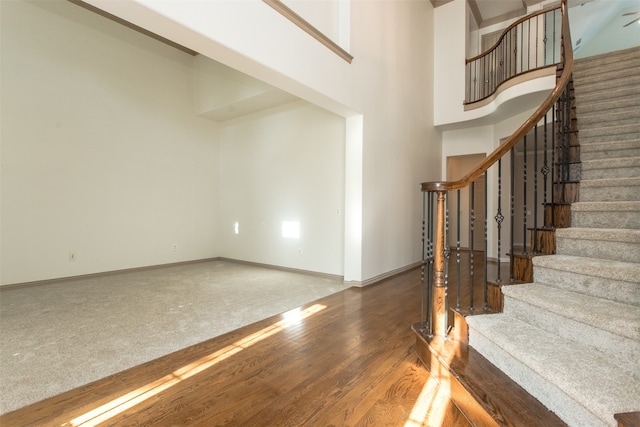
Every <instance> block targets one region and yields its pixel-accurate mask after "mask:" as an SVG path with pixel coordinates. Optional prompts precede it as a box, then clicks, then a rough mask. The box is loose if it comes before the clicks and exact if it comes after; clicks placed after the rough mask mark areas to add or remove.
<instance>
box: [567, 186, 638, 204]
mask: <svg viewBox="0 0 640 427" xmlns="http://www.w3.org/2000/svg"><path fill="white" fill-rule="evenodd" d="M580 201H581V202H620V201H640V188H638V187H621V186H601V187H590V186H586V185H584V183H583V185H582V186H581V187H580Z"/></svg>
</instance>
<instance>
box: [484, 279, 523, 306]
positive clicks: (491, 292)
mask: <svg viewBox="0 0 640 427" xmlns="http://www.w3.org/2000/svg"><path fill="white" fill-rule="evenodd" d="M524 283H531V282H524V281H522V280H503V281H501V282H497V281H495V280H494V281H491V280H489V282H488V283H487V307H489V309H490V310H493V311H494V312H496V313H502V311H503V309H504V295H503V294H502V287H503V286H510V285H522V284H524Z"/></svg>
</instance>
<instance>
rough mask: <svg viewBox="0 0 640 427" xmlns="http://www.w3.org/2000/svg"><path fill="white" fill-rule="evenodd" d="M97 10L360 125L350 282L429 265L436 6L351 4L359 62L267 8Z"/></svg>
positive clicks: (350, 144)
mask: <svg viewBox="0 0 640 427" xmlns="http://www.w3.org/2000/svg"><path fill="white" fill-rule="evenodd" d="M90 3H91V4H94V5H96V6H98V7H100V8H102V9H104V10H106V11H108V12H110V13H113V14H115V15H117V16H120V17H122V18H124V19H126V20H128V21H131V22H133V23H135V24H137V25H140V26H142V27H144V28H147V29H149V30H151V31H153V32H156V33H158V34H160V35H162V36H164V37H167V38H169V39H171V40H174V41H176V42H178V43H181V44H183V45H185V46H187V47H190V48H192V49H194V50H197V51H198V52H201V53H202V54H204V55H206V56H208V57H210V58H212V59H215V60H217V61H220V62H222V63H224V64H226V65H228V66H230V67H233V68H236V69H238V70H240V71H242V72H244V73H247V74H249V75H251V76H253V77H256V78H259V79H260V80H263V81H265V82H267V83H269V84H271V85H273V86H275V87H278V88H280V89H284V90H286V91H288V92H290V93H292V94H294V95H296V96H298V97H300V98H302V99H304V100H307V101H309V102H311V103H313V104H316V105H318V106H320V107H323V108H325V109H327V110H329V111H332V112H334V113H336V114H339V115H342V116H344V117H347V118H348V120H349V121H350V122H349V123H350V124H351V125H352V124H353V123H355V122H358V123H361V125H362V129H361V130H360V132H359V131H358V130H354V129H352V128H351V127H350V126H349V130H348V136H347V138H346V139H347V147H346V150H347V153H350V154H353V153H356V152H358V151H359V150H360V152H361V158H360V159H359V160H360V161H361V162H358V161H356V162H354V163H351V162H347V164H346V166H345V169H346V170H345V177H346V178H345V179H346V182H345V188H348V189H349V192H347V193H346V197H347V198H349V199H348V200H346V201H345V209H346V211H345V215H346V216H347V218H348V219H349V221H348V222H347V224H346V225H345V229H348V230H346V239H353V240H349V241H346V242H345V247H347V248H348V250H346V251H345V260H344V264H345V267H344V268H345V280H346V281H354V282H364V281H367V280H368V279H371V278H374V277H377V276H379V275H381V274H384V273H386V272H389V271H393V270H394V269H397V268H402V267H405V266H407V265H410V264H412V263H414V262H416V261H418V260H419V258H420V248H419V236H420V218H419V216H420V212H421V210H420V206H421V205H420V200H421V194H420V191H419V183H420V182H422V181H427V180H432V179H438V178H439V177H440V140H439V135H438V133H437V132H436V131H435V130H434V127H433V119H432V118H433V116H434V110H433V108H434V107H433V105H434V102H433V95H432V90H433V57H434V55H433V49H434V45H433V20H434V17H433V12H434V11H433V7H432V6H431V4H430V3H429V2H426V1H423V0H407V1H367V2H360V1H354V2H351V8H350V19H351V28H350V30H349V34H350V43H349V45H350V53H351V54H352V55H353V56H354V59H353V61H352V63H351V64H349V63H348V62H346V61H344V60H343V59H342V58H340V57H339V56H337V55H336V54H335V53H333V52H331V51H330V50H329V49H327V48H326V47H325V46H323V45H321V44H320V43H319V42H318V41H317V40H315V39H313V38H312V37H311V36H309V35H308V34H306V33H304V32H303V31H302V30H301V29H299V28H298V27H296V26H295V25H294V24H292V23H291V22H289V21H288V20H287V19H286V18H284V17H283V16H281V15H280V14H278V13H277V12H276V11H274V10H273V9H272V8H271V7H269V6H268V5H267V4H266V3H264V2H262V1H260V0H246V1H242V2H237V1H225V2H220V1H214V2H202V1H181V2H157V1H152V0H136V1H128V2H113V1H104V0H90ZM463 48H464V39H463ZM352 117H361V120H360V119H359V118H358V119H355V121H352V120H351V118H352ZM354 135H361V137H362V139H361V141H355V140H352V138H353V136H354ZM354 164H355V166H354ZM354 168H355V169H354ZM352 180H353V181H352ZM354 187H357V188H355V189H354ZM354 212H355V213H358V214H359V212H362V214H361V215H360V217H359V218H355V219H354ZM358 220H359V222H360V224H358ZM347 225H348V227H347ZM358 264H360V265H359V266H358ZM354 266H355V267H354Z"/></svg>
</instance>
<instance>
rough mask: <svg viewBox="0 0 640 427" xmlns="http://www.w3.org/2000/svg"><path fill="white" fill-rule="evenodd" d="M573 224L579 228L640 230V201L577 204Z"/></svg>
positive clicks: (572, 211) (572, 219)
mask: <svg viewBox="0 0 640 427" xmlns="http://www.w3.org/2000/svg"><path fill="white" fill-rule="evenodd" d="M571 224H572V225H573V226H574V227H578V228H635V229H640V201H615V202H576V203H574V204H573V205H571Z"/></svg>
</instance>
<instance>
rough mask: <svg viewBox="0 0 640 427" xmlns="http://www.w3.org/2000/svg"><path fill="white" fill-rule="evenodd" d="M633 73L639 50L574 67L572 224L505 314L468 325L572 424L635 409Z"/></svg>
mask: <svg viewBox="0 0 640 427" xmlns="http://www.w3.org/2000/svg"><path fill="white" fill-rule="evenodd" d="M638 70H640V48H634V49H629V50H625V51H620V52H614V53H611V54H606V55H601V56H597V57H591V58H587V59H583V60H577V61H576V63H575V65H574V88H575V97H576V109H577V117H578V128H579V138H580V151H581V161H582V176H581V182H580V188H579V191H580V194H579V200H580V202H577V203H573V204H572V205H571V227H569V228H560V229H557V230H556V246H557V247H556V255H549V256H539V257H535V258H533V283H530V284H524V285H513V286H504V287H502V292H503V294H504V312H503V313H500V314H488V315H480V316H470V317H467V318H466V320H467V324H468V328H469V344H470V345H471V346H472V347H473V348H475V349H476V350H477V351H478V352H479V353H481V354H482V355H483V356H484V357H486V358H487V359H488V360H489V361H490V362H491V363H493V364H494V365H495V366H497V367H498V368H499V369H501V370H502V371H503V372H505V373H506V374H507V375H508V376H509V377H511V378H512V379H514V380H515V381H516V382H517V383H518V384H520V385H521V386H522V387H523V388H524V389H526V390H527V391H528V392H529V393H530V394H531V395H533V396H534V397H536V398H537V399H538V400H539V401H540V402H542V403H543V404H544V405H545V406H546V407H547V408H549V409H550V410H551V411H553V412H555V413H556V414H557V415H558V416H559V417H560V418H561V419H562V420H563V421H565V422H566V423H567V424H568V425H570V426H600V425H610V426H615V425H617V424H616V419H615V418H614V414H616V413H627V412H633V411H640V73H638ZM621 423H622V422H621ZM620 425H623V424H620Z"/></svg>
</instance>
